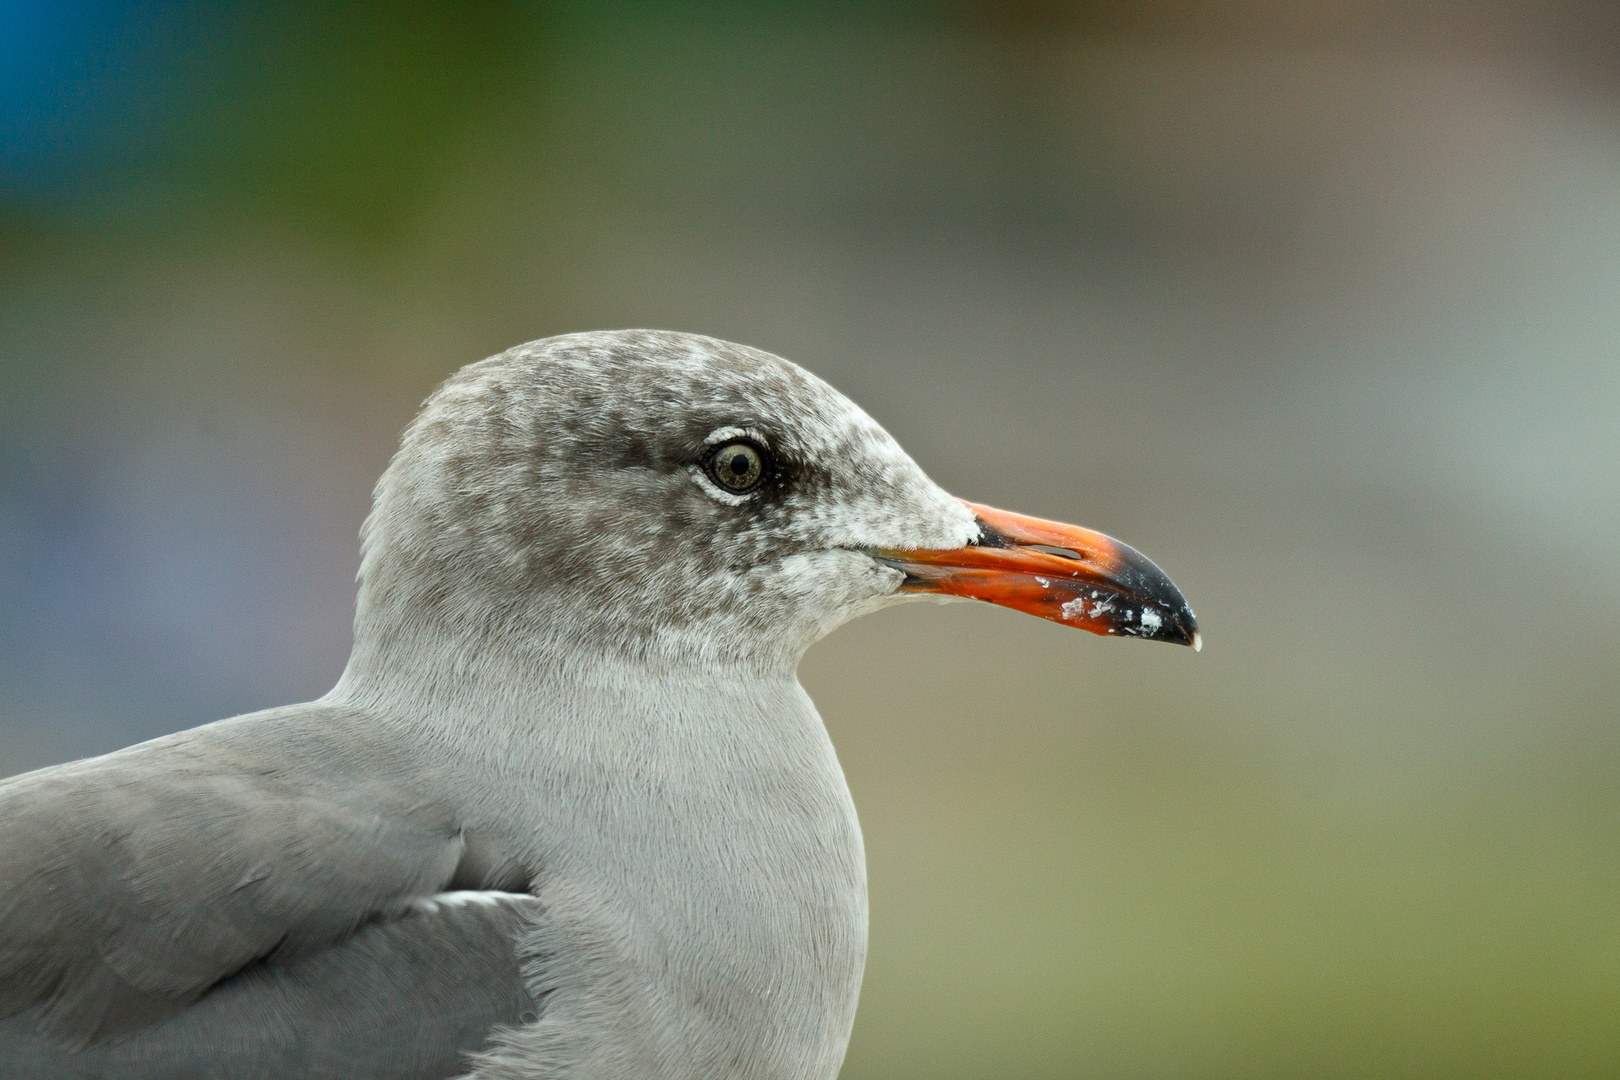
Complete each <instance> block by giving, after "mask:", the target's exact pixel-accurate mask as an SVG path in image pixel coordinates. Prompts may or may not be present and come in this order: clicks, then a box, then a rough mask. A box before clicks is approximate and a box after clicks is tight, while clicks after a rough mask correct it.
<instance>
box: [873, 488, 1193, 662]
mask: <svg viewBox="0 0 1620 1080" xmlns="http://www.w3.org/2000/svg"><path fill="white" fill-rule="evenodd" d="M964 504H965V505H966V506H967V508H968V509H969V510H972V511H973V513H974V516H975V517H977V518H978V521H979V534H980V535H979V539H978V540H977V541H975V542H974V543H971V544H969V545H968V546H967V547H961V548H950V549H946V550H943V551H930V550H919V551H879V552H877V553H876V555H877V558H878V559H879V561H881V562H883V563H885V564H887V565H889V566H892V567H894V568H895V569H896V570H903V571H904V572H905V574H906V580H905V581H904V582H903V583H902V584H901V586H900V588H901V590H902V591H904V592H920V593H942V594H945V595H947V596H967V597H971V598H972V599H974V600H988V601H989V602H990V603H992V604H1000V605H1001V606H1003V607H1010V608H1015V609H1016V610H1018V611H1023V612H1027V613H1028V614H1030V615H1039V616H1040V617H1041V618H1043V619H1051V620H1052V621H1053V622H1059V623H1063V624H1064V625H1065V626H1078V627H1079V628H1080V629H1082V630H1090V631H1091V632H1092V633H1093V634H1110V635H1114V636H1118V637H1138V638H1147V639H1148V640H1151V641H1170V642H1174V643H1176V644H1178V645H1191V646H1192V647H1193V648H1194V649H1198V648H1201V647H1202V645H1203V642H1202V641H1201V640H1200V638H1199V636H1198V620H1197V619H1196V618H1194V617H1193V613H1192V608H1190V607H1188V606H1187V600H1186V598H1185V597H1183V596H1182V595H1181V590H1180V589H1177V588H1176V587H1175V585H1174V584H1173V583H1172V582H1171V581H1170V579H1169V578H1168V577H1166V576H1165V573H1164V571H1163V570H1160V569H1159V568H1158V567H1157V566H1155V565H1153V562H1152V560H1150V559H1149V558H1148V557H1147V556H1146V555H1143V554H1142V553H1141V552H1139V551H1137V550H1136V549H1135V548H1133V547H1131V546H1129V545H1128V544H1122V543H1120V542H1119V541H1118V540H1115V539H1114V538H1113V537H1111V536H1104V535H1103V534H1102V533H1100V532H1093V531H1091V530H1090V529H1082V528H1081V527H1080V526H1078V525H1065V524H1063V523H1062V522H1058V521H1043V520H1041V519H1040V518H1032V517H1024V516H1023V515H1022V514H1013V513H1009V512H1008V511H1006V510H997V509H995V508H994V507H991V506H980V505H979V504H978V503H970V502H966V500H964Z"/></svg>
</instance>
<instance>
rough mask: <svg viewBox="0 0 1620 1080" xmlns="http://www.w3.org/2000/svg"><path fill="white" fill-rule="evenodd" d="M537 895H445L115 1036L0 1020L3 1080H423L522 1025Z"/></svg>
mask: <svg viewBox="0 0 1620 1080" xmlns="http://www.w3.org/2000/svg"><path fill="white" fill-rule="evenodd" d="M538 904H539V901H538V900H536V899H535V898H534V897H532V896H528V895H524V894H514V893H450V894H448V895H447V897H445V898H441V899H440V900H439V901H437V902H435V901H428V902H425V903H419V904H416V905H413V906H412V907H411V908H409V909H408V910H407V911H406V913H405V914H404V915H403V916H400V917H398V918H394V919H390V920H387V921H380V922H374V923H371V924H368V925H367V926H365V927H363V928H361V929H360V930H359V931H358V932H357V933H355V934H354V935H353V936H351V937H349V938H348V939H346V940H345V941H344V942H343V943H342V944H341V945H339V946H336V947H333V948H330V949H326V950H323V951H321V952H318V953H313V954H310V955H307V956H304V957H302V958H300V959H297V960H294V961H292V962H291V963H287V964H259V965H255V966H254V967H252V968H249V969H248V970H246V971H244V972H242V973H241V974H239V975H236V976H235V977H233V978H231V979H229V980H227V981H225V982H223V983H221V984H219V985H218V986H216V987H215V988H214V989H212V990H211V991H209V992H208V993H207V994H206V995H204V996H203V998H202V999H201V1000H199V1001H197V1002H196V1003H195V1004H194V1005H192V1006H191V1007H190V1008H188V1009H186V1010H184V1011H183V1012H181V1013H179V1014H178V1015H176V1016H173V1017H171V1018H170V1019H168V1020H165V1021H163V1022H161V1023H159V1024H156V1025H154V1026H152V1027H149V1028H146V1029H145V1030H143V1031H140V1032H138V1033H136V1034H135V1035H132V1036H130V1037H128V1038H125V1039H121V1040H118V1041H116V1042H110V1043H109V1042H99V1043H95V1044H92V1045H90V1046H86V1047H83V1048H80V1049H74V1048H70V1047H67V1046H64V1045H63V1044H62V1043H60V1042H59V1041H57V1040H55V1039H53V1038H51V1037H50V1036H48V1035H44V1034H42V1033H40V1032H39V1031H37V1030H36V1029H35V1027H34V1020H35V1017H33V1016H31V1015H30V1014H29V1013H27V1012H25V1013H20V1014H17V1015H15V1016H12V1017H10V1018H8V1019H5V1020H0V1080H24V1078H27V1080H39V1078H42V1077H51V1078H60V1080H115V1078H116V1080H286V1078H289V1077H301V1078H307V1080H329V1078H330V1080H338V1078H344V1080H430V1078H442V1077H450V1076H457V1075H460V1074H462V1073H464V1072H465V1071H466V1069H467V1060H466V1058H465V1055H466V1054H468V1053H471V1052H472V1051H475V1050H479V1049H481V1048H483V1047H484V1045H485V1043H486V1041H487V1039H488V1036H489V1032H490V1029H491V1027H493V1026H495V1025H497V1024H507V1025H517V1024H520V1023H522V1022H524V1020H525V1019H527V1020H531V1021H532V1020H533V1019H534V1016H533V1014H534V1012H535V1010H536V1004H535V1002H534V1001H533V999H532V998H531V997H530V996H529V993H528V991H527V990H525V989H524V986H523V979H522V976H521V974H520V972H519V970H518V961H517V958H516V954H515V951H514V949H513V941H514V939H515V937H516V936H517V934H518V933H519V932H520V930H521V928H522V926H523V925H524V924H525V922H526V920H528V919H530V918H532V917H533V915H534V914H535V911H534V909H535V908H537V906H538Z"/></svg>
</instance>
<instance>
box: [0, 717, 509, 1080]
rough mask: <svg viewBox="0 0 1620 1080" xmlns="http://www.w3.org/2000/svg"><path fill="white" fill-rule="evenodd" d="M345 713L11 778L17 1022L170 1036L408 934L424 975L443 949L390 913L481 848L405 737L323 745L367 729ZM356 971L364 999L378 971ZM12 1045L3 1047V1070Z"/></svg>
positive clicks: (2, 934)
mask: <svg viewBox="0 0 1620 1080" xmlns="http://www.w3.org/2000/svg"><path fill="white" fill-rule="evenodd" d="M329 712H330V710H323V709H322V708H321V707H318V706H305V707H301V708H300V709H294V710H277V711H276V712H275V713H271V714H260V715H259V716H257V717H243V718H238V719H237V720H235V721H226V722H222V724H219V725H210V726H208V727H205V728H199V729H195V730H193V731H189V732H183V733H181V734H180V735H176V736H170V737H168V738H166V739H160V740H156V741H154V742H151V743H145V744H142V745H141V746H136V747H131V748H130V749H128V750H123V751H119V752H118V753H115V754H109V755H107V756H106V757H102V758H95V759H91V760H89V761H84V762H75V763H72V764H69V765H64V766H58V767H56V768H51V769H44V770H41V771H39V772H35V773H28V774H25V775H23V776H19V777H14V778H12V779H10V780H7V781H5V782H3V783H0V1016H13V1017H16V1020H14V1021H12V1022H10V1023H11V1025H12V1027H13V1030H15V1028H16V1025H17V1024H18V1023H22V1022H23V1021H24V1019H26V1027H27V1028H28V1029H29V1030H34V1031H38V1032H39V1033H40V1036H41V1037H43V1038H45V1039H48V1040H50V1041H51V1042H53V1043H54V1044H55V1045H58V1046H60V1047H62V1048H63V1049H64V1050H85V1049H86V1048H90V1047H94V1046H98V1045H111V1044H112V1043H113V1042H116V1041H118V1040H120V1039H126V1038H128V1037H130V1036H133V1035H138V1034H141V1033H151V1032H154V1031H155V1029H156V1028H157V1027H158V1026H159V1025H162V1024H164V1023H165V1022H167V1021H171V1020H173V1019H174V1018H177V1017H179V1016H181V1015H183V1014H184V1013H187V1012H189V1010H190V1009H191V1008H195V1007H197V1006H195V1005H194V1004H193V1003H196V1002H198V1001H199V999H202V998H203V997H204V995H205V994H208V993H209V992H210V990H212V989H214V988H216V987H217V988H218V990H219V992H220V993H224V992H225V989H226V987H227V986H229V985H234V983H230V982H227V980H231V979H232V977H233V976H236V975H238V973H242V975H243V976H244V978H246V977H247V976H248V974H249V971H248V969H249V968H250V967H252V968H255V969H258V968H262V969H264V970H265V972H266V974H265V975H262V976H260V975H254V976H252V979H268V978H270V977H271V975H272V974H274V973H275V972H277V971H285V972H290V971H293V970H302V969H301V968H299V967H298V965H300V964H302V963H305V962H309V963H314V962H320V963H329V964H330V963H342V961H341V960H340V958H341V956H342V955H344V953H345V951H346V948H355V949H360V950H361V951H360V952H356V953H352V954H351V955H352V956H354V957H359V958H361V960H355V961H352V962H353V963H361V962H362V960H364V958H366V957H370V956H371V955H372V953H371V952H368V951H367V950H377V949H384V947H385V946H386V944H387V943H389V942H394V941H398V942H402V943H404V946H403V947H406V951H407V954H408V955H407V956H405V957H402V958H399V961H400V962H401V963H405V964H406V965H407V967H408V966H409V962H410V961H409V955H414V954H415V952H419V951H420V950H421V949H422V948H425V947H427V944H426V943H414V944H413V943H412V942H414V940H415V939H412V938H411V937H410V932H409V928H410V927H412V926H415V925H417V924H416V923H413V922H412V921H411V920H410V919H402V920H399V925H398V926H393V924H392V923H389V922H387V921H386V920H388V919H389V918H391V917H398V916H400V915H402V913H404V912H406V911H407V909H408V908H409V905H410V904H411V902H412V901H413V900H415V899H419V898H421V897H424V896H429V895H432V894H435V893H440V892H442V891H444V889H445V888H446V887H447V886H448V885H450V883H451V882H452V880H456V873H457V867H458V864H459V863H461V861H462V858H463V854H464V852H465V848H466V843H465V840H464V838H463V837H462V835H461V832H460V829H459V827H458V825H457V824H456V821H455V820H454V817H453V815H451V814H450V813H448V812H447V811H445V810H444V809H443V808H442V807H441V806H439V805H438V804H436V803H434V802H433V801H432V800H422V799H420V798H419V797H418V796H417V795H416V794H415V793H413V792H412V791H410V789H409V787H408V785H406V784H405V783H403V782H402V780H401V776H402V775H404V774H403V773H402V771H401V770H400V769H399V768H398V767H397V765H398V763H397V762H393V763H390V762H389V761H388V754H387V748H386V746H382V747H379V746H377V745H376V744H372V745H367V746H359V747H356V746H353V745H349V744H345V743H343V742H342V741H341V740H339V739H336V738H325V737H324V736H321V737H317V736H315V735H312V734H311V733H312V732H325V731H327V730H339V731H343V730H347V729H346V727H345V724H346V723H347V722H349V721H351V720H352V719H353V718H351V717H345V716H341V715H329V714H328V713H329ZM351 742H352V740H351ZM391 766H392V767H391ZM379 919H381V920H385V921H384V922H381V923H378V922H377V920H379ZM374 923H375V924H376V926H374V927H370V928H369V929H367V930H366V931H365V933H362V934H357V931H360V929H361V928H362V927H368V926H370V924H374ZM388 926H392V927H393V928H392V929H379V928H377V927H388ZM401 935H404V936H403V937H401ZM507 940H508V948H509V947H510V943H509V939H507ZM345 943H347V945H345ZM413 950H414V951H413ZM323 958H324V959H323ZM362 966H363V965H362ZM323 970H324V969H323ZM343 973H344V974H345V976H347V977H349V978H350V979H351V980H359V981H358V982H354V983H353V987H354V990H355V992H356V993H359V992H362V991H363V989H364V988H365V986H366V985H368V984H367V983H366V982H365V980H366V979H367V978H371V976H368V975H366V974H365V973H364V972H363V971H362V970H361V969H360V968H353V969H350V968H344V969H343ZM278 977H279V976H278ZM375 977H376V978H384V979H386V978H387V977H388V976H385V975H383V974H380V973H379V974H377V975H376V976H375ZM252 979H249V982H252ZM243 985H247V984H246V983H244V984H243ZM254 985H258V983H254ZM264 985H267V986H268V985H269V983H265V984H264ZM210 996H212V995H210ZM204 1012H205V1014H206V1012H207V1010H206V1009H205V1010H204ZM400 1015H401V1016H402V1017H407V1018H408V1017H409V1016H411V1015H413V1014H410V1013H401V1014H400ZM372 1027H373V1029H375V1025H372ZM176 1030H179V1029H176ZM187 1030H190V1029H187ZM360 1030H361V1029H358V1028H357V1029H355V1031H356V1033H359V1032H360ZM153 1037H155V1036H153ZM176 1038H178V1036H176ZM12 1045H13V1043H12V1040H9V1039H8V1040H4V1041H0V1062H8V1054H9V1053H10V1052H11V1046H12ZM154 1045H155V1044H154ZM164 1045H166V1046H170V1047H172V1048H179V1047H182V1046H186V1045H193V1044H191V1043H186V1042H185V1041H184V1040H183V1039H182V1040H180V1041H178V1042H174V1041H171V1042H170V1043H166V1044H164ZM109 1052H110V1051H109ZM8 1064H9V1062H8ZM43 1075H52V1074H51V1073H49V1072H47V1073H45V1074H43ZM64 1075H74V1074H73V1073H72V1072H68V1073H65V1074H64ZM90 1075H99V1074H94V1073H92V1074H90ZM165 1075H176V1076H179V1075H189V1074H187V1073H186V1072H185V1071H184V1070H183V1069H182V1070H178V1071H177V1070H176V1069H175V1068H170V1069H169V1071H168V1072H167V1073H166V1074H165ZM196 1075H213V1074H212V1073H197V1074H196Z"/></svg>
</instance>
